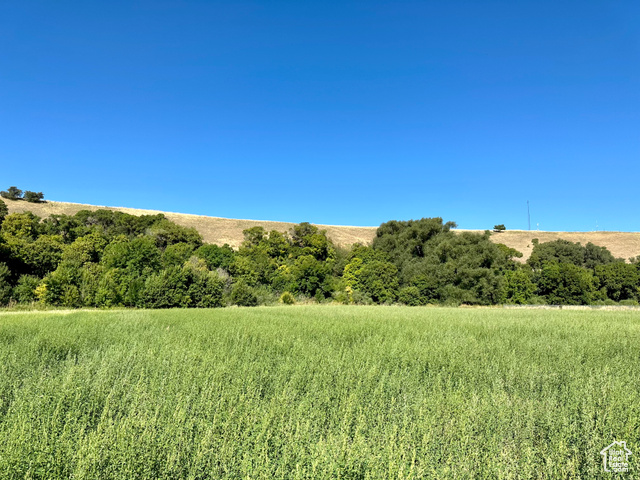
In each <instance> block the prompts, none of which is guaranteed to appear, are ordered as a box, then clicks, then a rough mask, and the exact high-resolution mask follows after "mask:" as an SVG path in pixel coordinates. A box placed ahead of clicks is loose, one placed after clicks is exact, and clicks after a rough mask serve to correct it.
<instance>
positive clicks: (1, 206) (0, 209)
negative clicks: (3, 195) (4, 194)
mask: <svg viewBox="0 0 640 480" xmlns="http://www.w3.org/2000/svg"><path fill="white" fill-rule="evenodd" d="M7 215H9V207H7V204H6V203H4V202H3V201H2V200H0V224H1V223H2V221H3V220H4V217H6V216H7Z"/></svg>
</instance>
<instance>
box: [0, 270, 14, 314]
mask: <svg viewBox="0 0 640 480" xmlns="http://www.w3.org/2000/svg"><path fill="white" fill-rule="evenodd" d="M10 276H11V271H10V270H9V267H7V265H6V264H4V263H0V305H6V304H7V303H9V300H10V299H11V284H10V283H9V277H10Z"/></svg>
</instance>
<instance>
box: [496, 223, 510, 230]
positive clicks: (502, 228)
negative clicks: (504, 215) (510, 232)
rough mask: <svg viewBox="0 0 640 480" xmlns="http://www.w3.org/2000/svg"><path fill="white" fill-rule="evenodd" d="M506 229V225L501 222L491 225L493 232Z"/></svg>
mask: <svg viewBox="0 0 640 480" xmlns="http://www.w3.org/2000/svg"><path fill="white" fill-rule="evenodd" d="M506 229H507V227H505V226H504V224H503V223H501V224H500V225H494V226H493V231H494V232H504V231H505V230H506Z"/></svg>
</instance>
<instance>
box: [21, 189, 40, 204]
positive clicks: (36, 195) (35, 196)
mask: <svg viewBox="0 0 640 480" xmlns="http://www.w3.org/2000/svg"><path fill="white" fill-rule="evenodd" d="M23 198H24V199H25V200H26V201H27V202H30V203H41V202H42V199H43V198H44V194H43V193H42V192H32V191H31V190H27V191H26V192H24V197H23Z"/></svg>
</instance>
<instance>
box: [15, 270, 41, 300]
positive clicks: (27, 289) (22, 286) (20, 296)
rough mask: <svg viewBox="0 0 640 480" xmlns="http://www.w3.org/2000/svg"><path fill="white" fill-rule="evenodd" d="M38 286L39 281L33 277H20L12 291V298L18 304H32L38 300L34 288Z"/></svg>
mask: <svg viewBox="0 0 640 480" xmlns="http://www.w3.org/2000/svg"><path fill="white" fill-rule="evenodd" d="M38 285H40V279H39V278H38V277H36V276H34V275H22V276H21V277H20V278H19V279H18V283H17V285H16V286H15V288H14V289H13V298H14V299H15V300H16V301H17V302H19V303H32V302H35V301H36V300H37V299H38V298H37V296H36V288H38Z"/></svg>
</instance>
